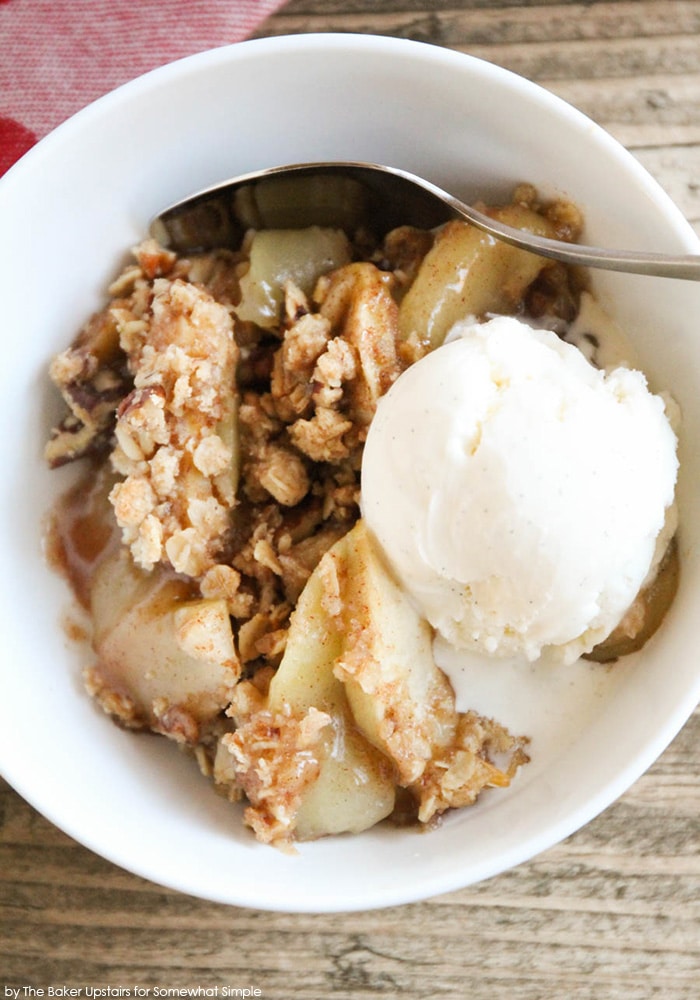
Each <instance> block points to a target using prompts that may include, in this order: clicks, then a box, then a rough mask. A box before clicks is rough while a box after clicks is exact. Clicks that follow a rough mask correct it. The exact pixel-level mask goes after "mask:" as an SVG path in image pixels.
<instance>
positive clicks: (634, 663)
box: [0, 35, 700, 912]
mask: <svg viewBox="0 0 700 1000" xmlns="http://www.w3.org/2000/svg"><path fill="white" fill-rule="evenodd" d="M324 159H347V160H373V161H377V162H382V163H388V164H392V165H394V166H398V167H403V168H406V169H409V170H412V171H415V172H417V173H419V174H423V175H424V176H426V177H428V178H430V179H431V180H433V181H435V182H437V183H438V184H440V185H442V186H443V187H445V188H447V189H451V190H452V191H454V192H455V193H456V194H461V195H463V196H465V197H467V198H473V197H475V196H477V195H479V196H489V195H494V194H498V193H500V194H507V193H508V192H509V190H510V188H511V186H512V185H513V184H514V183H515V182H518V181H520V180H522V179H527V180H531V181H533V182H534V183H535V184H537V185H538V186H539V187H540V189H541V190H542V191H543V192H544V193H545V194H551V193H554V192H560V193H562V194H564V195H566V196H567V197H570V198H572V199H573V200H574V201H576V202H577V203H578V204H579V205H580V207H581V208H582V209H583V211H584V213H585V216H586V220H587V231H586V233H585V236H586V239H587V240H588V241H590V242H593V243H599V244H602V245H606V244H607V245H610V246H629V247H636V248H641V249H659V250H667V251H675V252H682V251H691V252H692V251H695V252H697V251H698V249H699V247H698V241H697V240H696V238H695V236H694V235H693V233H692V231H691V229H690V227H689V226H688V225H687V224H686V222H685V221H684V219H683V218H682V216H681V214H680V213H679V211H678V210H677V209H676V208H675V207H674V206H673V204H672V203H671V202H670V201H669V199H668V198H667V197H666V195H665V194H664V193H663V192H662V190H661V189H660V188H659V186H658V185H657V184H656V183H655V182H654V181H653V180H652V179H651V178H650V177H649V176H648V175H647V174H646V173H645V172H644V170H643V169H642V168H641V167H640V166H639V165H638V164H637V162H636V161H635V160H634V159H633V157H632V156H631V155H629V154H628V153H627V152H626V151H625V150H623V149H622V148H621V147H620V146H619V145H618V144H617V143H616V142H615V141H613V140H612V139H611V138H610V137H609V136H608V135H607V134H605V133H604V132H603V131H602V130H601V129H600V128H598V127H597V126H596V125H595V124H593V123H591V122H590V121H589V120H588V119H586V118H585V117H583V116H582V115H581V114H580V113H578V112H577V111H575V110H573V109H572V108H571V107H569V106H567V105H566V104H564V103H563V102H562V101H560V100H558V99H557V98H555V97H553V96H551V95H550V94H548V93H547V92H545V91H543V90H541V89H539V88H538V87H536V86H534V85H532V84H531V83H528V82H527V81H525V80H522V79H520V78H518V77H516V76H514V75H512V74H510V73H508V72H505V71H503V70H501V69H499V68H497V67H495V66H492V65H489V64H487V63H483V62H480V61H478V60H476V59H473V58H470V57H469V56H466V55H460V54H457V53H454V52H450V51H447V50H445V49H441V48H438V47H435V46H429V45H423V44H419V43H413V42H407V41H399V40H395V39H390V38H382V37H369V36H353V35H300V36H295V37H288V38H277V39H270V40H260V41H252V42H245V43H242V44H238V45H235V46H231V47H224V48H220V49H215V50H213V51H210V52H206V53H203V54H201V55H197V56H194V57H191V58H188V59H185V60H182V61H180V62H176V63H174V64H171V65H168V66H166V67H164V68H162V69H159V70H156V71H155V72H152V73H149V74H147V75H146V76H144V77H141V78H139V79H138V80H136V81H134V82H132V83H130V84H128V85H126V86H124V87H122V88H120V89H119V90H117V91H116V92H114V93H112V94H110V95H108V96H107V97H105V98H103V99H101V100H99V101H97V102H96V103H95V104H93V105H91V106H90V107H88V108H86V109H85V110H83V111H82V112H81V113H79V114H78V115H76V116H75V117H74V118H73V119H71V120H70V121H69V122H67V123H66V124H64V125H62V126H61V127H60V128H59V129H57V130H56V131H55V132H54V133H53V134H51V135H50V136H48V138H46V139H45V140H43V141H42V142H41V143H39V145H38V146H37V147H36V148H34V149H33V150H31V151H30V152H29V154H28V155H27V156H26V157H25V158H24V159H23V160H22V161H21V162H20V163H19V164H17V165H16V166H15V167H14V168H13V169H12V170H11V171H10V172H9V173H8V174H7V175H6V176H5V177H4V179H3V180H2V181H1V182H0V233H1V234H2V239H1V240H0V275H1V278H0V281H1V282H2V295H1V297H0V301H1V302H2V331H3V332H2V335H3V343H4V345H5V346H4V358H3V365H2V385H3V390H2V404H1V405H2V412H3V414H4V416H3V419H2V424H3V426H4V427H5V431H4V435H3V442H4V444H3V451H4V473H3V476H2V487H1V488H2V498H3V507H2V509H3V510H4V511H5V515H4V520H3V522H2V529H1V530H2V552H3V564H4V571H3V575H2V584H1V586H2V604H1V606H2V608H3V611H2V628H3V659H2V696H1V697H0V767H1V769H2V772H3V774H4V775H5V776H6V778H7V780H8V781H9V782H10V783H11V784H12V785H13V786H14V787H15V788H16V789H17V791H18V792H19V793H20V794H21V795H23V796H24V797H25V798H26V799H27V800H28V801H29V802H30V803H31V804H32V805H34V806H35V807H36V808H37V809H38V810H39V811H40V812H42V813H43V814H44V815H45V816H47V817H48V818H49V819H50V820H51V821H52V822H54V823H55V824H56V825H57V826H59V827H60V828H62V829H63V830H65V831H66V832H67V833H68V834H70V835H71V836H72V837H74V838H75V839H77V840H78V841H80V842H82V843H83V844H85V845H86V846H87V847H89V848H91V849H92V850H94V851H96V852H97V853H99V854H101V855H103V856H104V857H106V858H108V859H110V860H112V861H113V862H115V863H116V864H118V865H120V866H122V867H124V868H125V869H128V870H131V871H133V872H136V873H138V874H139V875H142V876H145V877H146V878H148V879H151V880H153V881H155V882H157V883H161V884H164V885H167V886H170V887H174V888H177V889H180V890H182V891H184V892H187V893H191V894H193V895H196V896H200V897H203V898H207V899H211V900H217V901H221V902H225V903H232V904H238V905H244V906H251V907H256V908H262V909H277V910H289V911H317V912H321V911H342V910H357V909H369V908H373V907H379V906H386V905H390V904H397V903H402V902H407V901H411V900H417V899H421V898H425V897H428V896H431V895H435V894H437V893H442V892H446V891H448V890H452V889H456V888H459V887H461V886H464V885H467V884H469V883H472V882H475V881H477V880H480V879H484V878H486V877H488V876H491V875H494V874H496V873H498V872H500V871H503V870H504V869H506V868H508V867H510V866H513V865H516V864H518V863H519V862H522V861H524V860H526V859H528V858H530V857H532V856H533V855H535V854H536V853H538V852H540V851H542V850H544V849H545V848H547V847H549V846H551V845H553V844H554V843H556V842H558V841H559V840H560V839H562V838H564V837H565V836H567V835H568V834H570V833H572V832H573V831H574V830H576V829H577V828H578V827H580V826H581V825H582V824H584V823H586V822H587V821H589V820H590V819H591V818H592V817H594V816H595V815H596V814H597V813H599V812H600V811H601V810H602V809H604V808H605V807H606V806H608V805H609V804H610V803H611V802H613V800H614V799H615V798H616V797H618V796H619V795H620V794H621V793H622V792H624V791H625V789H626V788H628V787H629V785H631V784H632V782H634V781H635V780H636V779H637V778H638V777H639V776H640V775H641V774H642V773H643V771H644V770H645V769H646V768H647V767H648V766H649V765H650V764H651V763H652V762H653V761H654V759H655V758H656V757H657V756H658V755H659V754H660V753H661V751H662V750H663V749H664V748H665V746H666V745H667V744H668V743H669V741H670V740H671V739H672V738H673V736H674V735H675V734H676V732H677V731H678V730H679V729H680V727H681V726H682V725H683V723H684V721H685V720H686V719H687V717H688V716H689V714H690V713H691V712H692V710H693V708H694V706H695V704H696V703H697V701H698V699H699V698H700V665H699V664H698V657H697V648H698V645H700V625H699V624H698V619H697V617H696V613H695V609H694V604H695V603H696V601H697V595H698V593H700V560H699V557H698V542H699V534H700V517H699V516H698V510H697V499H696V498H697V492H698V491H697V483H698V475H699V470H700V412H699V409H698V408H699V406H700V394H698V393H697V391H696V386H697V384H698V382H699V381H700V335H699V334H698V329H697V322H698V321H697V317H698V316H700V287H698V286H695V285H692V284H691V283H683V282H676V281H668V280H666V281H664V280H660V279H650V278H634V277H626V276H621V275H617V276H616V275H604V274H598V275H596V276H595V288H596V290H597V293H598V295H599V296H600V297H601V299H602V300H603V301H604V303H605V304H606V305H607V306H608V308H609V309H610V310H611V311H612V312H613V314H614V316H615V317H616V318H617V319H618V320H619V321H620V322H621V323H622V324H623V326H625V327H626V329H627V330H628V331H629V332H630V335H631V336H632V338H633V340H634V342H635V345H636V347H637V349H638V352H639V355H640V357H641V359H642V362H643V367H644V368H645V369H646V370H647V372H648V373H649V374H650V376H651V378H652V380H653V382H654V384H655V385H656V386H661V387H667V388H669V389H671V390H672V391H673V394H674V395H675V396H676V398H677V400H678V401H679V403H680V404H681V407H682V410H683V416H684V426H683V436H682V445H681V461H682V475H681V481H680V487H679V497H680V518H681V525H682V531H681V556H682V566H683V569H682V582H681V586H680V591H679V594H678V597H677V600H676V602H675V604H674V606H673V608H672V610H671V612H670V614H669V615H668V617H667V620H666V621H665V623H664V624H663V627H662V629H661V630H660V632H659V633H658V634H657V636H656V637H655V638H654V639H653V640H652V641H651V642H650V643H649V644H648V646H647V647H646V648H645V649H644V650H643V652H642V653H641V654H639V655H638V656H636V657H634V658H631V659H630V660H629V661H627V662H625V663H624V664H622V665H621V666H619V667H616V668H614V670H615V673H614V674H610V673H609V672H608V673H607V674H606V675H605V676H607V677H608V680H607V681H606V682H605V683H604V684H603V687H602V689H601V691H600V692H599V693H598V695H597V696H596V697H595V698H594V699H593V701H591V702H588V703H587V704H586V705H585V706H581V708H580V710H578V709H576V708H575V707H572V701H571V697H570V696H567V693H566V690H565V688H566V685H562V686H561V696H562V698H563V699H564V701H563V710H562V719H566V723H565V724H564V723H562V725H561V726H560V727H559V729H558V730H557V731H556V733H554V735H553V736H552V737H551V738H550V739H549V740H543V741H541V742H540V743H539V744H538V743H537V742H536V743H535V745H534V746H533V761H532V763H531V764H530V765H528V767H527V768H525V769H524V770H523V772H522V774H521V776H520V777H519V778H518V779H517V780H516V782H515V783H514V785H513V786H512V788H510V789H508V790H506V791H498V792H493V793H488V794H487V795H486V796H484V797H483V799H482V800H481V802H480V804H478V805H477V806H476V807H474V808H473V809H471V810H466V811H463V812H461V813H455V814H453V815H450V816H449V817H448V818H447V820H446V821H445V822H444V823H443V825H442V826H441V827H440V828H439V829H437V830H434V831H433V832H431V833H428V834H424V835H420V834H418V833H416V832H414V831H409V830H396V829H391V828H388V827H381V828H377V829H375V830H373V831H371V832H369V833H366V834H363V835H361V836H358V837H354V838H351V837H342V838H335V839H328V840H324V841H320V842H317V843H313V844H307V845H303V846H302V847H301V850H300V853H299V855H298V856H297V857H288V856H286V855H282V854H280V853H278V852H276V851H274V850H273V849H271V848H266V847H262V846H260V845H258V844H257V843H255V842H254V840H253V839H252V836H251V835H250V833H249V831H247V830H246V829H244V828H243V827H242V826H241V823H240V815H239V811H238V809H237V808H234V807H232V806H230V805H228V804H227V803H226V802H224V801H223V800H221V799H219V798H218V797H217V796H216V795H215V794H214V793H213V791H212V790H211V788H210V787H209V785H208V783H207V782H205V781H204V780H203V779H202V778H201V777H200V775H199V774H198V773H197V772H196V769H195V767H194V766H193V764H192V763H191V762H190V761H189V760H188V759H186V758H185V757H183V756H182V755H180V754H178V753H177V752H176V750H175V749H174V747H173V746H172V744H170V743H168V742H167V741H165V740H162V739H156V738H150V737H145V736H134V735H131V734H128V733H125V732H123V731H121V730H120V729H118V728H117V727H116V726H113V725H112V724H111V723H110V722H109V721H108V720H107V718H106V717H105V716H104V715H103V714H102V713H101V712H100V711H99V710H98V709H96V707H95V706H94V705H93V704H92V703H91V701H90V700H89V698H88V697H87V695H86V694H85V693H84V691H83V688H82V683H81V680H80V668H81V666H82V664H81V662H80V661H81V659H83V658H84V657H83V655H82V654H79V653H78V651H77V650H76V647H75V646H73V645H72V644H71V643H70V642H69V641H68V640H67V639H66V638H65V633H64V629H63V627H62V623H63V619H64V615H65V612H66V609H67V608H69V607H70V602H69V599H68V596H67V591H66V587H65V586H64V584H63V582H62V581H61V580H60V579H58V578H57V577H56V576H55V575H53V574H52V573H51V572H50V571H49V570H48V569H47V567H46V565H45V562H44V557H43V553H42V546H41V540H42V522H43V518H44V515H45V512H46V510H47V508H48V507H49V505H50V502H51V499H52V497H54V496H55V495H56V494H57V493H58V492H59V491H60V490H62V489H63V488H64V487H65V485H66V483H67V481H68V479H69V478H70V476H71V475H72V472H71V470H62V471H60V472H49V471H47V469H46V468H45V467H44V464H43V461H42V448H43V443H44V440H45V437H46V433H47V429H48V427H49V425H50V422H51V419H52V417H53V416H55V414H56V412H57V404H56V400H55V397H54V394H53V392H52V390H51V389H50V387H49V386H48V381H47V375H46V368H47V363H48V361H49V358H50V357H51V356H52V354H53V353H54V352H56V351H57V350H59V349H61V348H63V347H64V346H66V345H67V343H68V342H69V341H70V339H71V338H72V336H73V335H74V333H75V331H76V330H77V328H78V326H79V325H80V324H81V323H82V321H83V319H84V318H86V317H87V315H88V314H89V313H90V312H91V311H92V310H93V309H95V308H96V307H97V306H98V305H99V304H100V303H101V302H102V301H103V296H104V293H105V288H106V284H107V282H108V281H109V279H110V278H111V276H112V275H113V274H114V272H115V269H116V268H117V266H118V264H119V263H120V262H121V261H122V260H123V258H124V254H125V251H126V250H127V249H128V248H129V247H130V246H132V245H133V244H134V243H136V242H137V241H138V240H139V238H140V237H141V236H142V235H143V234H144V232H145V230H146V227H147V224H148V222H149V219H150V217H151V216H152V215H153V214H154V213H155V212H156V211H157V210H158V209H160V208H161V207H163V206H165V205H166V204H168V203H170V202H172V201H173V200H175V199H177V198H179V197H180V196H182V195H185V194H187V193H188V192H190V191H192V190H195V189H197V188H200V187H203V186H205V185H208V184H211V183H214V182H216V181H219V180H222V179H224V178H225V177H227V176H229V175H235V174H237V173H239V172H245V171H249V170H253V169H257V168H261V167H266V166H271V165H277V164H283V163H290V162H295V161H297V162H298V161H310V160H324ZM602 676H603V674H601V677H602ZM610 677H612V678H614V679H613V680H610ZM555 695H556V692H554V689H552V692H550V693H549V694H546V693H545V692H543V699H544V701H543V704H544V703H546V702H547V700H549V702H550V703H553V704H554V705H555V706H556V699H557V697H558V695H556V696H555ZM567 697H568V700H567ZM504 721H507V720H504Z"/></svg>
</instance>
